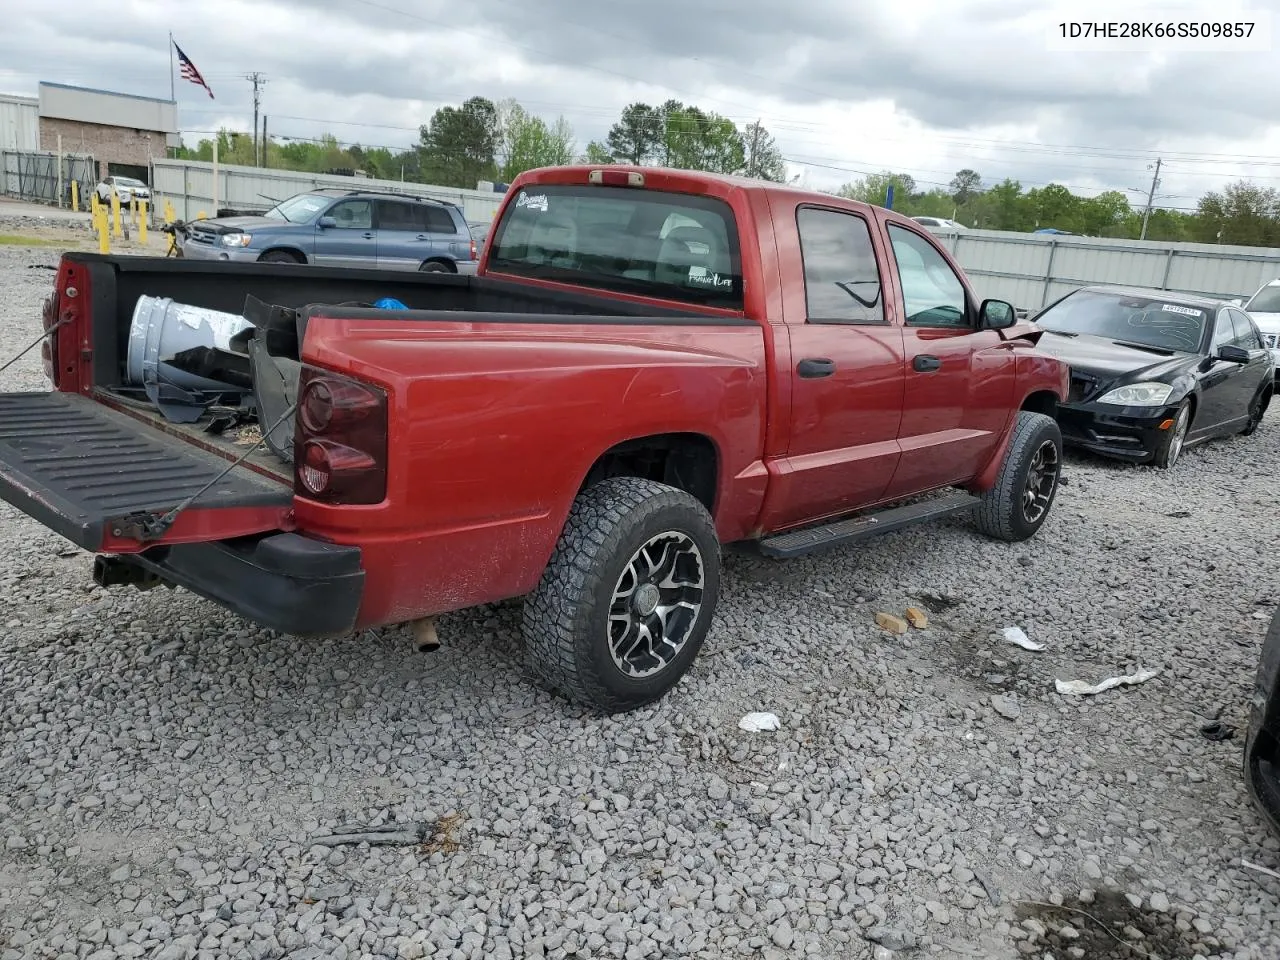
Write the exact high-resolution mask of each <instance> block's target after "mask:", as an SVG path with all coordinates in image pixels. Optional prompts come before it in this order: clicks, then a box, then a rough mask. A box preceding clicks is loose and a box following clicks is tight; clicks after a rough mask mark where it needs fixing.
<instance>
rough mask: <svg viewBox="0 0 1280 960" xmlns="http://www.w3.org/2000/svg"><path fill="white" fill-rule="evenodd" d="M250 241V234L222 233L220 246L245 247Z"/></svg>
mask: <svg viewBox="0 0 1280 960" xmlns="http://www.w3.org/2000/svg"><path fill="white" fill-rule="evenodd" d="M252 239H253V234H251V233H224V234H223V235H222V245H223V246H224V247H247V246H248V245H249V241H250V240H252Z"/></svg>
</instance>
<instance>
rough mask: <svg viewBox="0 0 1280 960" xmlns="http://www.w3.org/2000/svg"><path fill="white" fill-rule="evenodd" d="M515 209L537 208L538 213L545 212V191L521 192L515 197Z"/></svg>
mask: <svg viewBox="0 0 1280 960" xmlns="http://www.w3.org/2000/svg"><path fill="white" fill-rule="evenodd" d="M516 209H528V210H537V211H538V212H539V213H546V212H547V195H546V194H545V193H535V194H528V193H522V194H520V196H519V197H517V198H516Z"/></svg>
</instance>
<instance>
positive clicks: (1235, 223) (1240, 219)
mask: <svg viewBox="0 0 1280 960" xmlns="http://www.w3.org/2000/svg"><path fill="white" fill-rule="evenodd" d="M1196 212H1197V214H1199V217H1198V220H1199V222H1198V223H1197V225H1196V229H1195V234H1196V239H1197V240H1199V241H1200V242H1202V243H1232V244H1239V245H1242V246H1251V247H1275V246H1280V191H1277V190H1275V189H1274V188H1273V187H1260V186H1258V185H1256V184H1253V183H1249V182H1248V181H1247V180H1239V181H1237V182H1235V183H1233V184H1231V185H1230V186H1228V187H1226V188H1224V189H1223V191H1222V192H1221V193H1217V192H1216V191H1215V192H1212V193H1206V194H1205V195H1204V196H1203V197H1201V198H1200V202H1199V203H1198V204H1197V205H1196Z"/></svg>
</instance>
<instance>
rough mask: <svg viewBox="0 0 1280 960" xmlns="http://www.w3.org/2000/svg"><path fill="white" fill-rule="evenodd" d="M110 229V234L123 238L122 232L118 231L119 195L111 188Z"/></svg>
mask: <svg viewBox="0 0 1280 960" xmlns="http://www.w3.org/2000/svg"><path fill="white" fill-rule="evenodd" d="M111 227H112V230H111V232H112V233H114V234H115V235H116V236H117V237H123V236H124V231H123V230H121V229H120V194H119V193H117V192H116V189H115V187H112V188H111Z"/></svg>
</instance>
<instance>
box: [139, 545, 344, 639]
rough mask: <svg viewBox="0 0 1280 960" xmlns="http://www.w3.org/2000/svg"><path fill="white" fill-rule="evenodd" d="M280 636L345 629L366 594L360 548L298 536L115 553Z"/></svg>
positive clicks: (340, 631)
mask: <svg viewBox="0 0 1280 960" xmlns="http://www.w3.org/2000/svg"><path fill="white" fill-rule="evenodd" d="M114 560H115V562H117V563H120V564H123V565H126V566H133V567H136V568H137V569H140V570H145V571H147V572H149V573H153V574H155V575H156V576H158V577H160V578H161V579H162V580H165V581H167V582H169V583H172V584H174V585H176V586H180V587H185V588H187V589H188V590H190V591H191V592H192V593H196V594H199V595H200V596H202V597H204V598H205V599H207V600H212V601H213V602H214V603H217V604H219V605H221V606H223V607H226V608H227V609H228V610H230V611H231V612H232V613H235V614H236V615H238V616H241V617H243V618H244V619H246V620H249V621H252V622H253V623H256V624H258V625H259V626H263V627H266V628H268V629H270V630H278V631H280V632H281V633H289V634H295V635H301V636H306V635H309V634H329V633H346V632H348V631H350V630H352V629H353V628H354V627H355V624H356V618H357V615H358V614H359V611H360V601H361V598H362V596H363V594H364V579H365V574H364V570H363V568H362V567H361V562H360V548H359V547H349V546H342V545H339V544H333V543H325V542H323V541H320V540H313V539H311V538H310V537H305V536H302V535H301V534H296V533H276V534H270V535H267V536H264V537H258V538H244V539H241V540H230V541H221V542H215V543H192V544H179V545H175V546H172V547H157V548H154V549H152V550H148V551H146V552H145V553H141V554H135V555H130V556H124V557H117V558H114Z"/></svg>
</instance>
